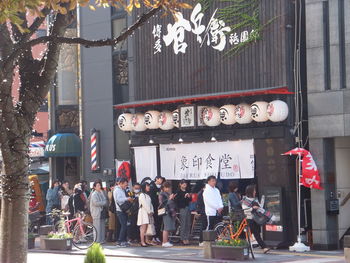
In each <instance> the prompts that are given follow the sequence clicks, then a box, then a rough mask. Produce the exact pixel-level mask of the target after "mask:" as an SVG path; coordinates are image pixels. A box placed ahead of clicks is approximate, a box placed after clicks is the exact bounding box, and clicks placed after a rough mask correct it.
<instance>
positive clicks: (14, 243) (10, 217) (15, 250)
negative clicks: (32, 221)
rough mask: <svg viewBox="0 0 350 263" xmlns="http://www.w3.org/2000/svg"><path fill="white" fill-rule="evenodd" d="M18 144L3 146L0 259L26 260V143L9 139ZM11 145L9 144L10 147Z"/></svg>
mask: <svg viewBox="0 0 350 263" xmlns="http://www.w3.org/2000/svg"><path fill="white" fill-rule="evenodd" d="M12 142H13V143H11V144H12V145H16V146H17V147H18V146H19V148H21V151H18V148H17V147H16V148H17V149H14V150H12V151H9V150H8V149H5V150H3V147H4V145H3V144H2V147H1V148H2V152H3V165H4V168H3V171H4V174H2V176H1V194H2V198H1V214H0V233H1V234H0V262H1V263H26V262H27V242H28V206H29V202H28V197H29V181H28V176H27V168H26V167H28V157H27V149H28V146H27V145H26V144H25V143H24V142H23V138H18V139H15V140H13V141H12ZM10 148H12V147H10Z"/></svg>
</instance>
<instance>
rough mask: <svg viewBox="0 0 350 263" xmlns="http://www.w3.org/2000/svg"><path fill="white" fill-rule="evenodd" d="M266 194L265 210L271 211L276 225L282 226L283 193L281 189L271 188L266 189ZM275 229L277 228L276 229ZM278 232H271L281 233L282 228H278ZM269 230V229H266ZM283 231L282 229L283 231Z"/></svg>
mask: <svg viewBox="0 0 350 263" xmlns="http://www.w3.org/2000/svg"><path fill="white" fill-rule="evenodd" d="M264 190H265V191H264V194H265V209H266V210H268V211H270V212H271V213H272V214H273V215H274V216H275V221H274V225H275V226H278V225H279V226H281V225H282V191H281V188H280V187H273V188H272V187H271V188H266V189H264ZM274 229H275V228H274ZM276 229H278V230H272V228H271V230H270V231H279V229H280V228H278V227H277V228H276ZM266 230H268V229H266ZM281 230H282V229H281Z"/></svg>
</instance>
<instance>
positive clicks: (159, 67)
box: [134, 0, 294, 100]
mask: <svg viewBox="0 0 350 263" xmlns="http://www.w3.org/2000/svg"><path fill="white" fill-rule="evenodd" d="M217 7H219V4H217V6H215V7H214V8H212V9H209V10H206V11H205V12H204V18H203V21H202V24H203V25H205V26H207V24H208V22H209V19H210V17H211V15H212V14H213V13H214V11H215V9H216V8H217ZM191 12H192V10H186V11H182V13H183V16H184V18H185V19H188V20H189V19H190V15H191ZM293 18H294V13H293V9H292V4H291V1H286V0H280V1H269V0H262V1H261V4H260V21H261V23H266V22H268V21H269V20H270V19H273V21H272V22H271V23H270V24H268V25H267V26H266V28H265V30H264V31H263V34H262V40H260V41H257V43H254V44H253V45H251V46H249V47H247V49H245V50H244V51H243V52H241V53H240V54H238V55H235V56H229V55H226V56H225V53H226V52H227V51H229V50H230V47H231V46H230V45H229V42H228V38H229V35H227V40H226V41H227V43H226V47H225V49H224V50H223V51H222V52H219V51H218V50H215V49H213V47H212V46H207V44H206V41H205V43H203V45H202V46H201V44H200V43H198V42H197V39H196V37H197V36H196V35H195V34H193V33H192V32H188V31H186V32H185V37H184V42H185V43H186V44H187V45H188V46H187V48H186V53H185V54H183V53H179V54H177V55H176V54H175V53H174V50H173V43H171V44H170V45H169V46H166V45H165V43H164V41H163V40H161V43H162V49H161V53H157V54H154V51H155V50H154V45H155V38H154V36H153V34H152V31H153V29H154V26H155V25H158V24H159V25H161V26H162V36H164V35H166V34H167V33H168V29H167V26H168V24H169V23H170V24H174V23H175V21H174V19H173V17H172V16H171V15H169V16H167V17H165V18H164V17H162V16H161V15H160V14H158V16H155V17H153V18H151V19H150V20H149V23H147V24H145V25H144V26H143V27H142V29H141V30H138V31H137V32H136V33H135V37H134V39H135V43H136V45H135V63H134V64H135V80H136V81H135V83H136V87H138V89H137V90H135V99H136V100H146V99H156V98H166V97H177V96H185V95H194V94H206V93H212V92H224V91H232V90H249V89H264V88H269V87H278V86H289V87H290V88H292V85H291V82H290V76H291V75H290V73H291V65H292V61H293V59H292V58H291V56H292V47H293V43H292V36H293V27H292V25H293ZM190 23H191V22H190ZM191 26H192V23H191ZM242 30H243V29H242ZM246 30H249V32H250V30H251V29H249V28H246ZM237 31H238V32H239V30H237ZM204 35H205V34H202V37H204Z"/></svg>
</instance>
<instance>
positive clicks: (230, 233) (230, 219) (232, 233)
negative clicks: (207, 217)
mask: <svg viewBox="0 0 350 263" xmlns="http://www.w3.org/2000/svg"><path fill="white" fill-rule="evenodd" d="M214 230H215V232H216V234H217V239H221V240H224V239H239V238H240V239H245V240H246V241H247V243H248V251H249V252H250V253H251V255H252V258H253V259H255V256H254V252H253V246H252V242H251V239H250V237H251V236H252V232H251V230H250V228H249V225H248V221H247V218H246V216H245V215H244V210H243V209H242V210H238V211H234V212H232V213H231V214H230V216H224V217H223V220H222V222H220V223H218V224H216V225H215V227H214Z"/></svg>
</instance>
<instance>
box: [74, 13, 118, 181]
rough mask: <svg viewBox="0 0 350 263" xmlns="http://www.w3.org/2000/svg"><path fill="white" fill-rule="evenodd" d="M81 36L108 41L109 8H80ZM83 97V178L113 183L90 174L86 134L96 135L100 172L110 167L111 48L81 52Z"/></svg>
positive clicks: (112, 165) (111, 119)
mask: <svg viewBox="0 0 350 263" xmlns="http://www.w3.org/2000/svg"><path fill="white" fill-rule="evenodd" d="M80 10H81V36H82V37H83V38H88V39H99V38H107V37H111V18H110V13H111V10H110V8H97V9H96V11H91V10H89V8H81V9H80ZM81 65H82V93H83V130H84V134H83V136H84V137H83V158H84V160H83V178H85V179H86V180H87V181H94V180H96V179H97V178H101V179H102V180H104V181H109V180H111V179H113V176H112V177H109V178H108V177H104V176H103V175H102V173H98V174H96V173H92V172H91V171H90V167H91V162H90V130H91V129H93V128H95V129H97V130H99V131H100V143H101V152H100V153H101V165H100V166H101V170H103V169H104V168H113V167H114V131H113V92H112V91H113V89H112V87H113V85H112V48H111V47H102V48H82V52H81Z"/></svg>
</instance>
